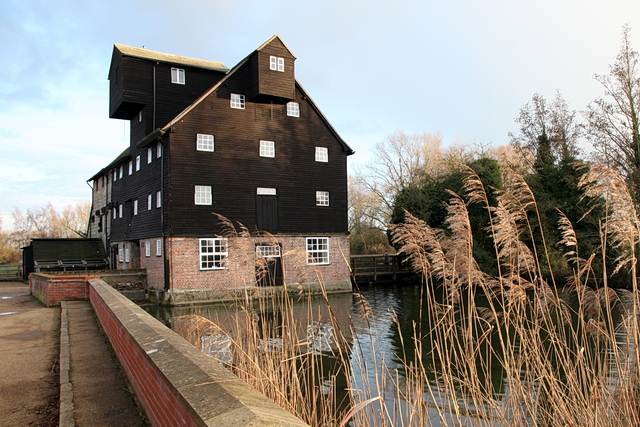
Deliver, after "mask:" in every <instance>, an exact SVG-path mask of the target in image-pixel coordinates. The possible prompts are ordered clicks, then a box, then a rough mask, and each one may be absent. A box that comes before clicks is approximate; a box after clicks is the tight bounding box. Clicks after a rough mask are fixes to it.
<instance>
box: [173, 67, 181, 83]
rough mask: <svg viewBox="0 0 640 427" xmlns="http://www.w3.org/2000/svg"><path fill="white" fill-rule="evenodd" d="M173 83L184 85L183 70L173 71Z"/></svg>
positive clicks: (174, 69)
mask: <svg viewBox="0 0 640 427" xmlns="http://www.w3.org/2000/svg"><path fill="white" fill-rule="evenodd" d="M171 83H175V84H178V85H183V84H184V70H183V69H182V68H172V69H171Z"/></svg>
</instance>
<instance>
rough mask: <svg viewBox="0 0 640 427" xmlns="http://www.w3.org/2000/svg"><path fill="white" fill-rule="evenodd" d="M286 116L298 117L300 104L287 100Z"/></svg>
mask: <svg viewBox="0 0 640 427" xmlns="http://www.w3.org/2000/svg"><path fill="white" fill-rule="evenodd" d="M287 116H291V117H300V104H298V103H297V102H287Z"/></svg>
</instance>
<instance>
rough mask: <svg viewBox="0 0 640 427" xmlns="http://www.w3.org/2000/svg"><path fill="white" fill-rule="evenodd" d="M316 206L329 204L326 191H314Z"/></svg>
mask: <svg viewBox="0 0 640 427" xmlns="http://www.w3.org/2000/svg"><path fill="white" fill-rule="evenodd" d="M316 206H329V192H328V191H316Z"/></svg>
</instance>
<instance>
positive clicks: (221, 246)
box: [200, 239, 229, 270]
mask: <svg viewBox="0 0 640 427" xmlns="http://www.w3.org/2000/svg"><path fill="white" fill-rule="evenodd" d="M228 255H229V253H228V249H227V239H200V270H220V269H223V268H227V257H228Z"/></svg>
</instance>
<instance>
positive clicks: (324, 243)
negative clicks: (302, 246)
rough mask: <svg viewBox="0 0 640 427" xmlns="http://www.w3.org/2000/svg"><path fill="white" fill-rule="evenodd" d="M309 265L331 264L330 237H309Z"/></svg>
mask: <svg viewBox="0 0 640 427" xmlns="http://www.w3.org/2000/svg"><path fill="white" fill-rule="evenodd" d="M307 264H310V265H320V264H329V238H328V237H307Z"/></svg>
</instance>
